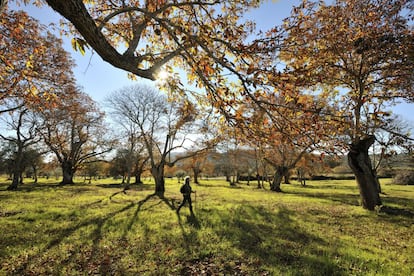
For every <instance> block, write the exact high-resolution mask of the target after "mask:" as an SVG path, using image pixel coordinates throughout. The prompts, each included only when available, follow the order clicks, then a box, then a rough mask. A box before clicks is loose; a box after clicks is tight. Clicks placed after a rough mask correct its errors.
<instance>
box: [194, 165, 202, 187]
mask: <svg viewBox="0 0 414 276" xmlns="http://www.w3.org/2000/svg"><path fill="white" fill-rule="evenodd" d="M200 173H201V170H200V169H199V168H193V174H194V183H195V184H200V183H199V182H198V176H199V175H200Z"/></svg>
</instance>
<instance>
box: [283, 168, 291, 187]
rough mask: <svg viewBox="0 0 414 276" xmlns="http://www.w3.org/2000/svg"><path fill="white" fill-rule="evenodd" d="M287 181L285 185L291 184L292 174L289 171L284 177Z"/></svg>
mask: <svg viewBox="0 0 414 276" xmlns="http://www.w3.org/2000/svg"><path fill="white" fill-rule="evenodd" d="M283 178H284V180H285V184H290V173H289V170H287V171H286V173H285V175H284V176H283Z"/></svg>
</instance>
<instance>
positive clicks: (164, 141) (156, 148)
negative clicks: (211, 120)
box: [107, 85, 211, 197]
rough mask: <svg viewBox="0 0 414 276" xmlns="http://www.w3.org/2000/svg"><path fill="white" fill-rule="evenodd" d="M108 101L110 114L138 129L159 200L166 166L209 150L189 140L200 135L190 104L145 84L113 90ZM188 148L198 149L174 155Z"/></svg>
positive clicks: (163, 187) (192, 107)
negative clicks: (169, 98) (111, 112)
mask: <svg viewBox="0 0 414 276" xmlns="http://www.w3.org/2000/svg"><path fill="white" fill-rule="evenodd" d="M107 101H108V102H110V103H111V107H112V109H113V111H116V112H117V114H122V115H123V116H124V118H125V120H128V121H129V122H131V123H133V124H135V125H136V126H137V128H138V129H139V135H140V136H141V137H142V140H143V143H144V144H145V147H146V151H147V153H148V156H149V163H150V168H151V174H152V176H153V177H154V179H155V194H157V195H159V196H161V197H162V196H163V195H164V192H165V182H164V169H165V166H169V167H172V166H174V165H175V164H176V163H177V162H178V161H180V160H183V159H185V158H189V157H191V156H193V155H195V154H197V153H198V152H200V151H204V150H205V148H206V147H207V148H208V147H211V144H209V143H206V145H201V146H199V145H197V144H196V143H195V142H194V141H191V139H190V134H199V135H201V134H202V133H203V132H202V129H200V128H195V129H193V128H194V126H195V125H196V124H195V123H194V122H195V120H196V119H197V118H196V117H197V112H196V110H195V108H194V105H192V104H191V103H190V102H189V101H182V102H179V103H177V102H174V101H173V99H171V100H170V101H167V98H166V97H165V96H163V95H162V94H160V93H159V91H157V90H155V88H153V87H150V86H144V85H141V86H140V85H136V86H130V87H125V88H123V89H120V90H119V91H115V92H113V93H112V94H111V95H110V97H109V98H108V100H107ZM200 138H202V137H200ZM200 141H203V139H200ZM189 146H191V147H193V148H197V149H199V150H197V151H192V153H191V154H184V155H176V154H174V151H176V150H178V149H184V151H188V148H187V147H189Z"/></svg>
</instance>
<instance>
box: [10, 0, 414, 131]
mask: <svg viewBox="0 0 414 276" xmlns="http://www.w3.org/2000/svg"><path fill="white" fill-rule="evenodd" d="M298 3H300V0H279V1H266V2H265V3H264V4H263V5H262V6H261V7H260V8H259V9H257V10H254V11H252V12H251V13H250V15H249V18H252V19H254V20H255V21H256V26H257V28H258V29H261V30H266V29H268V28H270V27H272V26H275V25H279V24H280V23H281V22H282V20H283V19H284V18H285V17H287V16H289V14H290V10H291V8H292V6H293V5H297V4H298ZM11 8H12V9H23V10H26V11H27V12H28V13H29V14H30V15H31V16H33V17H34V18H37V19H38V20H39V21H40V22H41V23H42V24H45V25H48V24H49V23H58V22H59V20H60V18H61V17H60V15H59V14H57V13H56V12H54V11H53V10H52V9H51V8H50V7H48V6H44V7H42V8H37V7H34V6H31V5H29V6H25V5H22V6H20V7H17V8H16V6H15V5H13V4H11ZM64 47H65V49H66V50H67V51H68V52H70V53H71V55H72V58H73V59H74V60H75V62H76V64H77V67H76V68H75V69H74V73H75V77H76V79H77V83H78V84H79V85H80V86H82V87H83V89H84V91H85V92H86V93H88V94H89V95H91V97H92V98H93V99H94V100H95V101H97V102H98V103H101V104H102V102H103V100H104V99H105V97H106V96H107V95H109V94H110V93H111V92H113V91H116V90H118V89H120V88H122V87H124V86H128V85H131V84H135V83H137V82H149V81H147V80H142V79H139V80H138V81H131V80H130V79H128V77H127V73H126V72H125V71H123V70H120V69H117V68H115V67H113V66H112V65H110V64H108V63H106V62H104V61H103V60H102V59H101V58H100V57H99V56H98V55H97V54H92V52H91V51H87V52H86V54H85V55H84V56H82V55H81V54H80V53H79V52H75V51H74V50H73V49H72V46H71V43H70V39H69V38H65V37H64ZM413 108H414V105H413V104H407V103H404V104H399V105H398V106H396V107H394V108H393V111H394V113H396V114H399V115H401V116H402V117H403V119H405V120H408V121H410V123H411V125H414V112H413V111H412V109H413Z"/></svg>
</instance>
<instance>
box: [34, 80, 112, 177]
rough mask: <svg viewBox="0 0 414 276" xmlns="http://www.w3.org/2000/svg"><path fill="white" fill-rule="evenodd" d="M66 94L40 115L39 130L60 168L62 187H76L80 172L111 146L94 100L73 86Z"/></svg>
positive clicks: (101, 116) (68, 88) (101, 115)
mask: <svg viewBox="0 0 414 276" xmlns="http://www.w3.org/2000/svg"><path fill="white" fill-rule="evenodd" d="M64 92H65V94H64V95H63V96H62V97H61V99H60V103H59V105H56V106H55V107H54V108H49V109H47V110H44V111H43V112H42V113H41V120H42V122H41V127H40V128H39V131H40V133H41V135H42V137H43V140H44V141H45V143H46V145H47V146H48V147H49V148H50V150H51V151H52V152H53V153H54V154H55V155H56V158H57V160H58V161H59V163H60V165H61V168H62V173H63V179H62V182H61V184H73V177H74V174H75V172H76V171H77V169H79V167H80V166H81V165H82V164H83V163H85V162H87V161H88V160H91V158H93V157H96V156H100V155H102V154H103V153H106V152H108V151H110V150H111V144H110V143H109V142H108V139H106V138H105V136H104V134H105V127H104V125H103V116H104V114H103V113H102V112H101V111H99V109H98V107H97V106H96V104H95V103H94V101H93V100H92V99H91V98H90V97H89V96H88V95H87V94H85V93H83V92H81V91H80V90H79V88H77V87H74V86H68V87H67V89H66V90H65V91H64Z"/></svg>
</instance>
